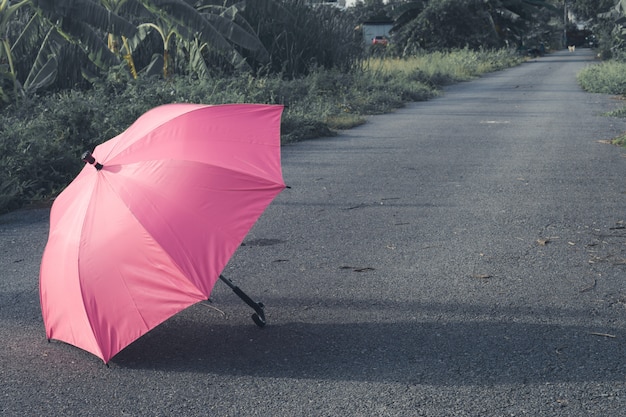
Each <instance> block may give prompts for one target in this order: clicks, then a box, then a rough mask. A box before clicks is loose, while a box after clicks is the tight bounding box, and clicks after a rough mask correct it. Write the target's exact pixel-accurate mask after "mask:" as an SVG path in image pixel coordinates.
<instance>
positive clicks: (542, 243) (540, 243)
mask: <svg viewBox="0 0 626 417" xmlns="http://www.w3.org/2000/svg"><path fill="white" fill-rule="evenodd" d="M537 243H538V244H539V245H540V246H546V245H547V244H548V243H550V239H537Z"/></svg>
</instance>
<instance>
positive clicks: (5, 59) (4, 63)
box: [0, 0, 29, 103]
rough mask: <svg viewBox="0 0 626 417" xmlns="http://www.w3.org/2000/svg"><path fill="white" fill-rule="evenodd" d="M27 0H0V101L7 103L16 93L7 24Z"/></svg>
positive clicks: (13, 64) (16, 84)
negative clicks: (11, 0) (13, 0)
mask: <svg viewBox="0 0 626 417" xmlns="http://www.w3.org/2000/svg"><path fill="white" fill-rule="evenodd" d="M28 2H29V0H22V1H19V2H17V3H11V2H10V1H9V0H1V1H0V103H8V102H11V101H13V100H14V99H15V97H16V96H17V95H18V83H17V78H16V70H15V63H14V58H13V53H12V52H11V47H12V43H11V40H10V39H9V37H8V32H9V25H10V24H11V21H12V18H13V17H14V16H15V15H16V14H17V12H18V11H19V10H20V9H21V8H22V7H24V6H26V5H28Z"/></svg>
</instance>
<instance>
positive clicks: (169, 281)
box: [40, 104, 285, 363]
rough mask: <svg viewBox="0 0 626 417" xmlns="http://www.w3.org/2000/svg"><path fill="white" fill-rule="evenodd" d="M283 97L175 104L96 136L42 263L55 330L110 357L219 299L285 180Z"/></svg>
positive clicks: (49, 326) (47, 320)
mask: <svg viewBox="0 0 626 417" xmlns="http://www.w3.org/2000/svg"><path fill="white" fill-rule="evenodd" d="M282 110H283V107H282V106H270V105H260V104H230V105H221V106H208V105H198V104H169V105H164V106H160V107H157V108H155V109H152V110H150V111H148V112H147V113H145V114H144V115H142V116H141V117H140V118H139V119H137V121H136V122H135V123H134V124H133V125H131V126H130V127H129V128H128V129H127V130H126V131H125V132H123V133H121V134H120V135H118V136H117V137H115V138H113V139H111V140H109V141H107V142H105V143H103V144H101V145H99V146H97V147H96V148H95V150H94V152H93V157H90V156H89V155H87V156H86V157H85V158H86V160H87V161H88V162H90V163H92V164H93V165H85V167H84V168H83V170H82V171H81V172H80V173H79V175H78V176H77V177H76V178H75V179H74V181H72V183H71V184H70V185H69V186H68V187H67V188H66V189H65V190H64V191H63V192H62V193H61V194H60V195H59V196H58V198H57V199H56V200H55V202H54V204H53V206H52V209H51V213H50V234H49V237H48V242H47V245H46V248H45V250H44V253H43V258H42V262H41V270H40V298H41V309H42V315H43V321H44V325H45V329H46V335H47V337H48V339H56V340H61V341H64V342H67V343H69V344H72V345H75V346H77V347H79V348H81V349H84V350H86V351H88V352H91V353H93V354H94V355H96V356H98V357H100V358H102V360H103V361H104V362H105V363H106V362H108V361H109V360H110V359H111V358H112V357H113V356H114V355H115V354H117V353H118V352H119V351H120V350H122V349H123V348H124V347H126V346H128V345H129V344H130V343H132V342H133V341H134V340H136V339H137V338H139V337H140V336H142V335H143V334H145V333H146V332H148V331H149V330H151V329H152V328H154V327H155V326H157V325H158V324H160V323H162V322H163V321H165V320H166V319H168V318H169V317H171V316H172V315H174V314H176V313H178V312H180V311H181V310H183V309H185V308H187V307H189V306H191V305H193V304H195V303H197V302H198V301H201V300H206V299H208V298H209V296H210V293H211V290H212V288H213V285H214V284H215V282H216V280H217V279H218V278H219V276H220V273H221V272H222V270H223V269H224V267H225V266H226V264H227V263H228V261H229V259H230V257H231V256H232V255H233V253H234V252H235V250H236V249H237V247H238V246H239V245H240V244H241V242H242V240H243V239H244V237H245V235H246V234H247V233H248V231H249V230H250V228H251V227H252V226H253V225H254V223H255V222H256V221H257V219H258V218H259V217H260V216H261V214H262V213H263V211H264V210H265V208H266V207H267V206H268V205H269V204H270V202H271V201H272V200H273V199H274V197H276V195H278V193H280V192H281V191H282V190H283V189H284V188H285V185H284V182H283V178H282V170H281V166H280V117H281V113H282Z"/></svg>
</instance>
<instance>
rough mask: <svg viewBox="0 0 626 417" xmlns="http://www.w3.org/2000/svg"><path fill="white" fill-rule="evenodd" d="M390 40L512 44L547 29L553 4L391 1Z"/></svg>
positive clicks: (411, 47) (409, 48)
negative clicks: (391, 25) (392, 16)
mask: <svg viewBox="0 0 626 417" xmlns="http://www.w3.org/2000/svg"><path fill="white" fill-rule="evenodd" d="M390 7H391V10H392V12H393V14H394V17H395V18H396V20H395V21H396V23H395V25H394V28H393V29H392V33H393V39H392V41H393V43H394V44H396V45H397V46H399V47H400V51H401V53H402V54H407V53H412V52H414V51H416V50H419V49H439V48H458V47H466V46H467V47H470V48H479V47H488V48H489V47H501V46H505V45H509V46H514V45H516V44H520V43H522V42H524V40H525V39H528V38H532V37H537V36H538V34H539V33H541V32H543V33H545V32H546V30H547V29H546V25H547V23H546V22H547V18H548V17H549V16H550V15H551V14H555V13H556V10H557V9H556V7H555V6H554V4H552V3H551V2H549V1H544V0H457V1H452V0H430V1H410V2H405V3H399V4H397V3H391V4H390Z"/></svg>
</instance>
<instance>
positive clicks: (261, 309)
mask: <svg viewBox="0 0 626 417" xmlns="http://www.w3.org/2000/svg"><path fill="white" fill-rule="evenodd" d="M220 280H221V281H222V282H224V283H225V284H226V285H228V286H229V287H230V289H231V290H233V292H234V293H235V294H237V295H238V296H239V298H241V299H242V300H243V301H244V302H245V303H246V304H248V305H249V306H250V307H252V308H253V309H254V311H255V313H254V314H253V315H252V321H254V323H255V324H256V325H257V326H259V327H264V326H265V325H266V324H267V322H266V321H265V306H264V305H263V303H260V302H256V301H254V300H253V299H252V298H250V297H249V296H248V295H247V294H246V293H245V292H243V291H242V290H241V288H239V287H238V286H236V285H235V283H234V282H232V281H231V280H230V279H228V278H226V277H225V276H224V275H220Z"/></svg>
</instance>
